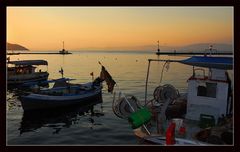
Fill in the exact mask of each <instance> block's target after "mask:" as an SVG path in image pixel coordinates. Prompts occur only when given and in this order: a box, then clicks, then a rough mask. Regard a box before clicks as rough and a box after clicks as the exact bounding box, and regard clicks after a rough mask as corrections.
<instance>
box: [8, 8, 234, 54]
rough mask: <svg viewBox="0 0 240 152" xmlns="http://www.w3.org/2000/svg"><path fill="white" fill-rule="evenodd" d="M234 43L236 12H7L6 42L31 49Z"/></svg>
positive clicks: (124, 9)
mask: <svg viewBox="0 0 240 152" xmlns="http://www.w3.org/2000/svg"><path fill="white" fill-rule="evenodd" d="M158 40H159V42H160V46H166V47H168V46H169V47H177V46H184V45H189V44H194V43H225V44H233V7H7V42H9V43H15V44H20V45H23V46H25V47H27V48H28V49H30V50H59V49H62V41H64V42H65V49H67V50H122V49H123V50H144V49H146V48H153V49H154V48H156V45H157V43H156V42H157V41H158Z"/></svg>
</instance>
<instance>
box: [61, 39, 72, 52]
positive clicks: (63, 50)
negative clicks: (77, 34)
mask: <svg viewBox="0 0 240 152" xmlns="http://www.w3.org/2000/svg"><path fill="white" fill-rule="evenodd" d="M59 54H63V55H64V54H72V53H70V52H68V51H66V50H65V49H64V41H63V49H62V50H61V51H59Z"/></svg>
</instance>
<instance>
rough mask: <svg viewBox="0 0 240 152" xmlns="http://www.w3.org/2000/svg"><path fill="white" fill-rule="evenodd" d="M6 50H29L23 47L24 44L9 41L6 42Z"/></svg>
mask: <svg viewBox="0 0 240 152" xmlns="http://www.w3.org/2000/svg"><path fill="white" fill-rule="evenodd" d="M7 50H11V51H29V49H27V48H25V47H24V46H21V45H19V44H11V43H7Z"/></svg>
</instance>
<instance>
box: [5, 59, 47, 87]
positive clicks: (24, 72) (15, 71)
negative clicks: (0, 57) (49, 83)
mask: <svg viewBox="0 0 240 152" xmlns="http://www.w3.org/2000/svg"><path fill="white" fill-rule="evenodd" d="M39 65H43V66H48V62H47V61H45V60H19V61H8V62H7V84H8V86H14V87H16V86H18V85H21V84H24V83H28V82H41V81H46V80H47V79H48V75H49V73H48V72H47V70H46V71H42V69H39V70H38V71H36V68H37V67H36V66H39Z"/></svg>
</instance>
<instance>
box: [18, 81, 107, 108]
mask: <svg viewBox="0 0 240 152" xmlns="http://www.w3.org/2000/svg"><path fill="white" fill-rule="evenodd" d="M69 80H70V79H67V78H60V79H57V80H51V82H54V85H53V87H52V88H43V89H40V88H38V87H36V88H33V92H31V93H26V94H25V95H22V96H21V97H20V101H21V103H22V107H23V109H24V110H35V109H49V108H58V107H65V106H72V105H77V104H86V103H88V102H90V101H95V100H99V99H101V98H102V84H101V81H99V79H96V80H95V81H94V82H89V83H85V84H72V83H69Z"/></svg>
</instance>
